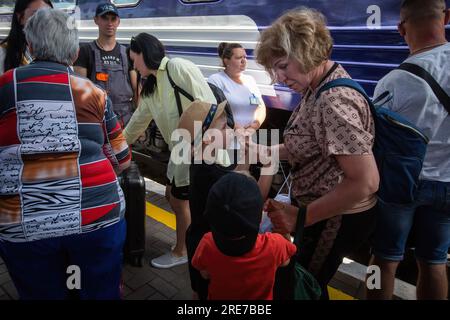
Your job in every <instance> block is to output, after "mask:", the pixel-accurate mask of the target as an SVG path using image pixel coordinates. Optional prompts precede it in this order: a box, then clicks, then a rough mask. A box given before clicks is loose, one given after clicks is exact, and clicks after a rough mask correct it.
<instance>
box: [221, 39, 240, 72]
mask: <svg viewBox="0 0 450 320" xmlns="http://www.w3.org/2000/svg"><path fill="white" fill-rule="evenodd" d="M237 48H240V49H244V47H243V46H242V45H241V44H239V43H235V42H233V43H228V42H221V43H220V44H219V47H218V48H217V53H218V54H219V57H220V59H222V64H223V66H224V67H225V59H231V57H232V56H233V49H237Z"/></svg>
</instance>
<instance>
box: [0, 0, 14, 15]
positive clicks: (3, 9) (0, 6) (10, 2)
mask: <svg viewBox="0 0 450 320" xmlns="http://www.w3.org/2000/svg"><path fill="white" fill-rule="evenodd" d="M15 4H16V0H5V1H2V2H0V14H2V13H12V12H13V10H14V5H15Z"/></svg>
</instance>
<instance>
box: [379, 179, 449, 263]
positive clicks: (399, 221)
mask: <svg viewBox="0 0 450 320" xmlns="http://www.w3.org/2000/svg"><path fill="white" fill-rule="evenodd" d="M413 223H414V228H415V230H414V231H415V234H416V246H415V248H416V249H415V255H416V258H417V259H418V260H421V261H423V262H425V263H429V264H443V263H446V262H447V253H448V249H449V246H450V182H439V181H427V180H422V181H420V183H419V186H418V191H417V196H416V200H415V202H414V203H413V204H410V205H397V204H390V203H385V202H383V201H381V200H378V216H377V227H376V231H375V244H374V255H375V256H376V257H379V258H382V259H385V260H391V261H401V260H403V254H404V251H405V245H406V240H407V239H408V235H409V232H410V230H411V228H412V226H413Z"/></svg>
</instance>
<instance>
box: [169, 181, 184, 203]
mask: <svg viewBox="0 0 450 320" xmlns="http://www.w3.org/2000/svg"><path fill="white" fill-rule="evenodd" d="M166 184H167V185H169V186H171V187H172V189H171V190H170V194H171V195H172V196H174V197H175V198H177V199H179V200H189V185H187V186H183V187H177V186H176V185H175V181H173V180H172V181H169V179H167V181H166Z"/></svg>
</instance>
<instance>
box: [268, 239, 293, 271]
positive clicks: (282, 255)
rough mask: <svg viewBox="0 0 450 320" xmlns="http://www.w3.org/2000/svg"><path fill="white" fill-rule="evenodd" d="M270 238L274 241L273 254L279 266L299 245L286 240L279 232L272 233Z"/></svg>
mask: <svg viewBox="0 0 450 320" xmlns="http://www.w3.org/2000/svg"><path fill="white" fill-rule="evenodd" d="M270 240H271V242H272V246H273V256H274V258H275V263H276V264H277V266H280V265H281V264H282V263H283V262H285V261H287V260H288V259H290V258H291V257H292V256H293V255H294V254H295V253H296V252H297V247H296V246H295V244H293V243H292V242H290V241H288V240H286V239H285V238H284V237H283V236H282V235H280V234H278V233H272V234H270Z"/></svg>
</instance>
